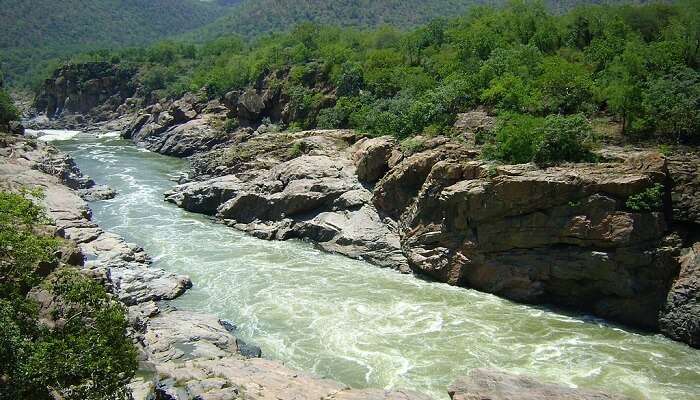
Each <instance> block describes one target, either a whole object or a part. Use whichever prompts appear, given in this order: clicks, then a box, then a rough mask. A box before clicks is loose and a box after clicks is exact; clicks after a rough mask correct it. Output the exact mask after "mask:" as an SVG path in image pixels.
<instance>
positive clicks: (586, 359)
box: [55, 135, 700, 400]
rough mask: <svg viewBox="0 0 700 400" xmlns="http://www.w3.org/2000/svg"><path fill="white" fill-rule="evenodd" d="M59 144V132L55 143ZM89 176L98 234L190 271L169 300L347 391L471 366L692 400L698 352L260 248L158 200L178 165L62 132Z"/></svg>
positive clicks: (283, 247)
mask: <svg viewBox="0 0 700 400" xmlns="http://www.w3.org/2000/svg"><path fill="white" fill-rule="evenodd" d="M58 136H60V135H58ZM60 139H69V140H60V141H57V142H55V144H57V145H58V146H59V147H60V148H61V149H62V150H64V151H67V152H68V153H70V154H72V155H73V157H74V158H75V159H76V161H77V163H78V165H79V166H80V168H81V169H82V171H83V172H84V173H85V174H88V175H90V176H91V177H93V179H95V180H96V181H97V182H98V183H100V184H107V185H109V186H111V187H113V188H114V189H116V190H117V192H118V193H119V194H118V195H117V197H116V198H114V199H113V200H108V201H102V202H95V203H92V204H91V207H92V209H93V213H94V220H95V221H96V222H98V223H99V224H100V225H101V226H102V227H103V228H104V229H106V230H109V231H113V232H116V233H118V234H121V235H123V236H124V237H125V238H126V239H127V240H128V241H132V242H135V243H137V244H139V245H141V246H143V247H144V248H145V249H146V251H147V252H148V253H149V254H150V255H151V256H152V257H153V258H154V260H155V265H156V266H157V267H160V268H164V269H167V270H171V271H176V272H179V273H183V274H187V275H189V276H190V277H191V278H192V281H193V282H194V288H193V289H192V290H190V291H189V292H188V293H187V294H186V295H184V296H183V297H181V298H180V299H178V300H176V301H175V304H176V305H177V306H178V307H181V308H186V309H195V310H203V311H207V312H211V313H214V314H216V315H218V316H219V317H221V318H227V319H230V320H232V321H235V323H236V324H237V325H238V326H239V328H240V330H241V332H242V334H243V336H244V338H245V339H246V340H248V341H250V342H253V343H256V344H258V345H259V346H260V347H261V348H262V350H263V354H264V356H265V357H269V358H273V359H278V360H282V361H284V362H285V363H287V365H289V366H291V367H294V368H298V369H301V370H305V371H309V372H313V373H315V374H317V375H320V376H323V377H329V378H333V379H336V380H339V381H341V382H343V383H345V384H348V385H350V386H353V387H386V388H391V387H403V388H409V389H414V390H417V391H420V392H423V393H427V394H430V395H432V396H433V397H434V398H436V399H446V398H447V392H446V388H447V386H448V385H449V384H450V382H451V381H452V380H454V378H456V377H457V376H460V375H465V374H466V373H467V372H468V371H469V370H470V369H472V368H476V367H495V368H499V369H504V370H507V371H511V372H516V373H527V374H530V375H534V376H535V377H537V378H539V379H541V380H545V381H552V382H559V383H563V384H567V385H572V386H580V387H589V388H599V389H602V390H608V391H613V392H621V393H623V394H627V395H629V396H631V397H632V398H648V399H674V400H675V399H700V351H699V350H694V349H691V348H690V347H688V346H685V345H683V344H680V343H675V342H673V341H671V340H669V339H666V338H664V337H662V336H660V335H653V334H643V333H636V332H633V331H629V330H625V329H622V328H620V327H616V326H613V325H609V324H606V323H603V322H602V321H600V320H597V319H595V318H592V317H589V316H585V315H572V314H567V313H562V312H557V311H552V310H549V309H546V308H539V307H531V306H526V305H520V304H515V303H512V302H509V301H506V300H503V299H499V298H497V297H495V296H492V295H488V294H484V293H479V292H476V291H473V290H468V289H463V288H455V287H450V286H448V285H445V284H440V283H434V282H428V281H425V280H421V279H417V278H415V277H412V276H408V275H401V274H399V273H396V272H394V271H389V270H383V269H380V268H378V267H375V266H372V265H369V264H367V263H364V262H361V261H356V260H351V259H348V258H345V257H342V256H337V255H331V254H326V253H323V252H321V251H319V250H317V249H315V248H314V247H313V246H312V245H311V244H308V243H303V242H298V241H290V242H268V241H263V240H259V239H255V238H253V237H250V236H247V235H245V234H243V233H240V232H237V231H235V230H233V229H231V228H227V227H225V226H222V225H219V224H216V223H214V222H212V221H211V220H209V219H207V218H205V217H203V216H199V215H196V214H191V213H188V212H185V211H183V210H180V209H178V208H176V207H175V206H173V205H171V204H168V203H165V202H164V201H163V192H164V191H166V190H167V189H169V188H171V187H172V186H173V185H174V183H173V182H172V180H171V179H172V178H173V177H174V176H176V175H177V174H178V173H180V172H181V171H183V170H184V168H185V164H184V163H183V162H182V161H181V160H177V159H173V158H169V157H165V156H160V155H157V154H153V153H150V152H146V151H144V150H140V149H138V148H137V147H135V146H133V145H131V144H130V143H128V142H125V141H121V140H118V139H117V138H114V137H111V138H101V139H95V138H89V137H85V136H84V135H74V136H71V137H70V138H67V137H66V136H65V135H64V136H61V137H60Z"/></svg>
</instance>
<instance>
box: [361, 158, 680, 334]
mask: <svg viewBox="0 0 700 400" xmlns="http://www.w3.org/2000/svg"><path fill="white" fill-rule="evenodd" d="M437 153H439V150H432V151H427V152H423V153H419V154H416V155H414V156H411V157H409V158H408V159H406V160H404V161H403V162H402V163H401V164H399V165H398V166H397V167H395V168H394V169H393V170H392V171H391V172H390V173H389V174H388V175H387V176H385V177H384V178H383V179H382V180H381V181H380V182H379V183H378V184H377V187H376V188H375V191H374V203H375V204H376V205H378V207H379V209H380V211H383V212H386V213H388V214H389V215H395V216H400V235H401V244H402V248H403V250H404V254H406V256H407V258H408V260H409V264H410V266H411V268H412V269H413V270H414V271H416V272H420V273H423V274H426V275H429V276H431V277H433V278H435V279H437V280H439V281H443V282H447V283H450V284H453V285H460V286H467V287H473V288H476V289H479V290H482V291H486V292H491V293H495V294H499V295H501V296H504V297H508V298H511V299H515V300H518V301H524V302H533V303H538V302H551V303H554V304H560V305H566V306H570V307H575V308H579V309H586V310H589V311H592V312H594V313H596V314H598V315H600V316H604V317H607V318H610V319H614V320H617V321H622V322H625V323H629V324H633V325H636V326H643V327H647V328H651V329H654V328H656V325H657V315H658V311H659V310H660V309H661V307H662V305H663V303H664V299H665V293H666V291H667V288H668V286H669V285H670V282H671V281H672V279H673V277H674V275H675V273H676V267H675V263H674V261H673V256H674V255H675V253H674V251H675V248H674V247H672V246H671V247H669V246H665V245H664V238H665V236H666V235H667V230H668V228H667V226H666V221H665V217H664V215H663V214H662V213H660V212H643V213H638V212H630V211H628V210H626V209H625V205H624V204H625V200H626V198H627V197H628V196H630V195H632V194H634V193H638V192H640V191H643V190H644V189H645V188H647V187H650V186H652V185H653V184H654V183H655V182H659V181H660V180H661V181H662V180H663V179H664V177H665V176H666V170H665V164H664V163H663V159H662V158H658V157H657V156H656V155H655V154H652V153H644V154H635V155H632V156H630V157H628V160H627V162H624V163H615V164H597V165H578V166H567V167H560V168H550V169H546V170H540V169H537V168H535V167H534V166H529V165H519V166H504V167H498V168H495V167H493V166H490V165H488V164H486V163H483V162H480V161H466V162H465V161H458V160H456V159H454V158H450V157H449V154H448V155H447V156H444V155H443V156H439V155H437ZM459 160H463V158H461V159H459Z"/></svg>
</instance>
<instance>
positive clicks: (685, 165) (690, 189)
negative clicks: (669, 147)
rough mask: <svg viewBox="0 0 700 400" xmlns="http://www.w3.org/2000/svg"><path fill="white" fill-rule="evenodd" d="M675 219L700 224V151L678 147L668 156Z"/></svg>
mask: <svg viewBox="0 0 700 400" xmlns="http://www.w3.org/2000/svg"><path fill="white" fill-rule="evenodd" d="M668 161H669V162H668V168H669V171H670V175H671V180H672V182H671V200H672V201H671V204H672V208H673V219H674V220H675V221H678V222H682V223H690V224H700V175H699V174H698V171H700V152H698V151H697V150H695V149H690V148H680V147H679V148H677V149H674V151H673V153H672V154H670V155H669V157H668Z"/></svg>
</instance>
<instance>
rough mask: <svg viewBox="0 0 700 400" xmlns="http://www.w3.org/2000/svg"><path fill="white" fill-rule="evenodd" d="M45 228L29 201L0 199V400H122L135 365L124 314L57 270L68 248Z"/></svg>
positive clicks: (69, 272)
mask: <svg viewBox="0 0 700 400" xmlns="http://www.w3.org/2000/svg"><path fill="white" fill-rule="evenodd" d="M33 195H37V193H34V194H33ZM47 222H48V221H47V220H46V216H45V214H44V212H43V210H42V209H41V208H39V207H38V206H37V205H35V204H34V203H33V202H32V201H31V200H30V198H29V197H28V195H27V194H16V193H9V192H0V243H1V245H0V326H2V329H0V398H8V399H10V398H12V399H20V398H21V399H28V398H31V399H53V398H64V399H95V400H97V399H105V398H113V399H126V398H127V397H128V393H127V391H126V387H125V385H126V384H127V383H128V382H129V381H130V379H131V377H133V374H134V371H135V370H136V366H137V361H136V352H135V348H134V346H133V344H132V343H131V341H130V339H129V338H128V337H126V335H125V334H126V328H127V320H126V317H125V310H124V308H123V306H121V305H120V304H118V303H116V302H114V301H113V300H111V299H110V297H109V296H108V295H107V293H106V292H105V290H104V288H103V287H102V286H101V285H100V284H98V283H97V282H95V281H93V280H92V279H90V278H88V277H86V276H85V275H83V274H82V273H80V272H79V271H78V270H77V269H74V268H72V267H69V266H62V265H61V262H60V261H59V259H58V258H57V256H56V254H57V252H58V253H60V250H61V249H62V248H63V247H65V246H67V244H66V243H64V242H62V241H61V240H59V239H56V238H53V237H52V236H50V235H47V234H46V233H45V232H46V230H45V229H44V228H43V225H44V224H46V223H47ZM52 269H53V270H52ZM36 299H51V303H50V305H49V304H47V303H46V302H42V303H43V308H42V307H40V304H39V302H38V301H37V300H36ZM47 307H48V308H47ZM57 396H58V397H57Z"/></svg>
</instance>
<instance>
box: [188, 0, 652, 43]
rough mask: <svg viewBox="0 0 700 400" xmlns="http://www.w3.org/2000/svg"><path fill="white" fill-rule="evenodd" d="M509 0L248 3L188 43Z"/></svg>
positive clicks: (557, 7) (396, 22) (448, 13)
mask: <svg viewBox="0 0 700 400" xmlns="http://www.w3.org/2000/svg"><path fill="white" fill-rule="evenodd" d="M645 1H646V0H637V1H627V0H546V1H545V5H546V6H547V8H548V9H549V10H550V11H552V12H557V13H559V12H563V11H566V10H569V9H571V8H573V7H575V6H577V5H581V4H596V3H605V4H613V3H643V2H645ZM506 3H507V1H506V0H431V1H420V0H403V1H402V0H383V1H371V0H355V1H323V0H305V1H289V0H244V1H242V2H241V4H240V7H236V8H234V9H232V10H230V12H229V13H227V14H226V15H224V16H223V17H221V18H219V19H217V20H216V21H214V22H212V23H211V24H207V25H205V26H203V27H201V28H199V29H195V30H194V31H193V32H191V33H188V34H186V35H184V37H186V38H188V39H196V40H211V39H215V38H217V37H220V36H222V35H228V34H237V35H241V36H243V37H248V38H251V37H256V36H259V35H260V34H263V33H268V32H280V31H287V30H289V29H290V28H292V27H294V26H295V25H298V24H300V23H302V22H311V23H316V24H322V25H325V24H329V25H336V26H352V27H357V28H369V27H378V26H381V25H391V26H393V27H398V28H411V27H415V26H418V25H420V24H425V23H428V22H429V21H430V20H432V19H434V18H438V17H454V16H456V15H460V14H462V13H464V12H466V11H467V10H468V9H469V8H471V7H474V6H478V5H488V6H494V7H498V6H503V5H504V4H506Z"/></svg>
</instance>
